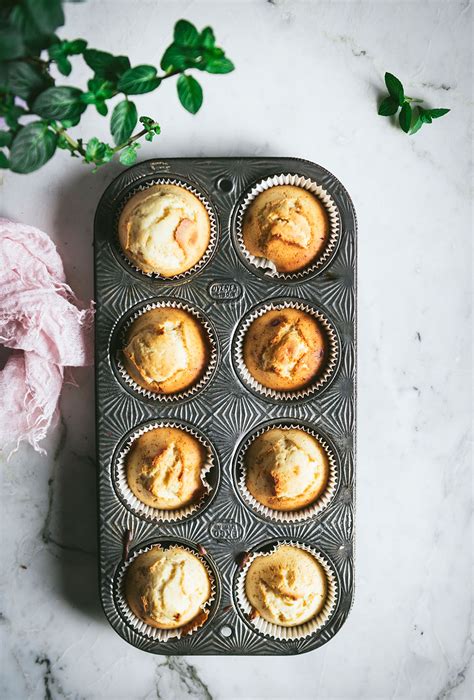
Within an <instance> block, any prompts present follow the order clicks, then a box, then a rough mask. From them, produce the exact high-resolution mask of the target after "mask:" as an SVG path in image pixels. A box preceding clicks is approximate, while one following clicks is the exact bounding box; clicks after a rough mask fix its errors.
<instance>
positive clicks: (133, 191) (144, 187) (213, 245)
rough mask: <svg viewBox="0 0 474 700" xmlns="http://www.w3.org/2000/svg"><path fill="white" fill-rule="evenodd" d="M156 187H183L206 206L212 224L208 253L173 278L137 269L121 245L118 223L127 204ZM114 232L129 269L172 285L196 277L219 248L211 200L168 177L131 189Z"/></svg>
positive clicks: (117, 244)
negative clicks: (133, 198) (192, 276)
mask: <svg viewBox="0 0 474 700" xmlns="http://www.w3.org/2000/svg"><path fill="white" fill-rule="evenodd" d="M154 185H177V186H178V187H182V188H183V189H185V190H188V192H191V194H193V195H194V196H195V197H197V198H198V199H199V201H200V202H201V203H202V204H203V205H204V207H205V208H206V211H207V215H208V217H209V224H210V235H209V244H208V246H207V248H206V251H205V252H204V255H203V256H202V258H201V259H200V260H198V262H197V263H196V264H195V265H193V267H191V268H189V270H185V272H181V273H180V274H178V275H173V276H172V277H164V276H163V275H160V274H159V273H157V272H144V271H143V270H142V269H141V268H140V267H137V265H134V264H133V262H132V261H131V260H130V258H129V257H128V256H127V255H126V254H125V252H124V251H123V249H122V246H121V245H120V239H119V233H118V223H119V219H120V215H121V213H122V211H123V209H124V207H125V205H126V204H127V202H128V201H129V200H130V199H131V198H132V197H133V196H134V195H136V194H138V192H142V191H143V190H147V189H149V188H150V187H153V186H154ZM114 230H115V246H116V248H117V251H118V253H119V255H120V258H121V260H123V261H124V262H125V263H126V264H127V265H128V266H129V267H131V268H132V269H133V270H135V271H136V272H139V273H140V274H141V275H144V276H145V277H149V278H151V279H154V280H159V281H162V282H166V283H168V284H169V283H170V282H177V281H183V280H186V279H187V278H188V277H191V275H194V274H195V273H196V272H198V271H199V270H201V269H202V268H203V267H204V266H205V265H207V263H208V262H209V260H210V259H211V258H212V256H213V255H214V252H215V250H216V247H217V238H218V235H217V232H218V227H217V219H216V215H215V213H214V210H213V208H212V206H211V204H210V203H209V200H208V199H207V198H206V197H205V196H204V195H203V194H202V192H200V191H199V190H197V189H196V188H195V187H193V186H192V185H190V184H189V183H187V182H185V181H183V180H179V179H177V178H166V177H160V178H156V179H153V180H147V181H146V182H144V183H142V184H141V185H138V186H137V187H134V188H133V189H131V190H130V191H129V192H128V193H127V196H126V197H124V198H123V199H122V200H121V201H120V206H119V207H118V208H117V211H116V213H115V219H114Z"/></svg>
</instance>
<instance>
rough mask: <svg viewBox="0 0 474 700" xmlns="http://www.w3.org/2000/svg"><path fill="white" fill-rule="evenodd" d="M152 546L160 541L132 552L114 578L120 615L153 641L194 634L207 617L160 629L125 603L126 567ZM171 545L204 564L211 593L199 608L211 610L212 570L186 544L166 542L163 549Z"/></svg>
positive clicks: (214, 590) (206, 610)
mask: <svg viewBox="0 0 474 700" xmlns="http://www.w3.org/2000/svg"><path fill="white" fill-rule="evenodd" d="M154 547H162V543H160V542H159V543H157V544H152V545H149V546H148V547H143V548H142V549H139V550H137V551H136V552H134V554H133V555H132V556H131V557H130V558H129V559H127V561H125V562H123V563H122V565H121V567H120V569H119V571H118V573H117V576H116V578H115V598H116V601H117V607H118V608H119V610H120V612H121V614H122V617H123V618H124V619H125V621H126V622H127V623H128V624H129V625H130V626H131V627H133V629H134V630H136V631H137V632H139V633H140V634H142V635H144V636H145V637H148V638H149V639H154V640H155V641H159V642H166V641H168V640H169V639H173V638H176V637H183V636H187V635H190V634H194V632H197V630H199V629H201V627H202V626H203V625H205V624H206V622H207V619H208V617H205V618H204V619H197V620H196V624H195V625H194V626H193V621H191V622H190V623H187V624H186V625H183V627H178V628H177V629H166V630H165V629H160V628H158V627H152V626H151V625H148V624H147V623H146V622H143V620H141V619H140V618H139V617H137V616H136V615H135V613H134V612H133V611H132V609H131V608H130V607H129V605H128V603H127V599H126V597H125V593H124V583H125V575H126V572H127V569H128V567H129V566H130V564H131V563H132V561H134V560H135V559H136V558H137V557H138V556H139V555H140V554H144V553H145V552H149V551H150V549H153V548H154ZM172 547H179V548H180V549H185V550H186V551H187V552H190V553H191V554H193V555H194V556H195V557H197V558H198V559H199V561H200V562H201V563H202V564H203V565H204V566H205V568H206V572H207V575H208V577H209V581H210V584H211V594H210V596H209V598H208V600H207V601H206V602H205V603H204V604H203V605H202V606H201V609H202V611H203V612H204V613H207V614H209V612H210V610H211V606H212V603H213V601H214V599H215V597H216V580H215V577H214V574H213V572H212V571H211V569H210V567H209V565H208V563H207V562H206V561H205V559H204V558H203V557H201V556H200V555H199V554H198V553H197V552H196V551H195V550H193V549H191V548H189V547H186V545H182V544H181V543H179V542H176V543H175V544H174V543H172V542H170V545H169V546H168V543H166V547H165V549H170V548H172Z"/></svg>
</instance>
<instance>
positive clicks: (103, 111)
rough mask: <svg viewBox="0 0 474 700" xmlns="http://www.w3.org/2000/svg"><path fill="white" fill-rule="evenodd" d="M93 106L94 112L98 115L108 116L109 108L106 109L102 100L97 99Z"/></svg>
mask: <svg viewBox="0 0 474 700" xmlns="http://www.w3.org/2000/svg"><path fill="white" fill-rule="evenodd" d="M94 104H95V108H96V110H97V111H98V112H99V114H100V115H101V116H102V117H106V116H107V114H108V112H109V108H108V107H107V105H106V104H105V102H104V100H99V99H98V100H96V101H95V103H94Z"/></svg>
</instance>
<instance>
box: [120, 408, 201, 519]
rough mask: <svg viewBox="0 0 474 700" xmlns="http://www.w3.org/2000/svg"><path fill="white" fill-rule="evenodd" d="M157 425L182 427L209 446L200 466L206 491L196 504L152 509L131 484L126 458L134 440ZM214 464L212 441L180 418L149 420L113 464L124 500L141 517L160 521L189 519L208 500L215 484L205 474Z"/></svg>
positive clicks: (128, 442)
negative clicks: (151, 421) (132, 488)
mask: <svg viewBox="0 0 474 700" xmlns="http://www.w3.org/2000/svg"><path fill="white" fill-rule="evenodd" d="M155 428H179V429H180V430H184V431H186V432H187V433H189V434H190V435H192V436H193V437H195V438H196V439H197V440H199V442H200V443H201V445H203V446H204V447H205V449H206V453H207V458H206V461H205V463H204V464H203V466H202V469H201V481H202V485H203V487H204V490H203V493H202V495H201V497H200V498H199V500H197V501H195V502H194V503H188V504H187V505H186V506H183V507H182V508H174V509H171V510H167V509H164V508H153V507H152V506H149V505H147V504H146V503H143V501H140V499H139V498H137V496H135V494H134V493H133V491H132V490H131V488H130V486H129V485H128V479H127V465H126V458H127V455H128V454H129V452H130V450H131V448H132V446H133V444H134V443H135V441H136V440H137V439H138V438H139V437H140V436H141V435H144V434H145V433H147V432H149V431H150V430H154V429H155ZM213 466H214V455H213V453H212V450H211V447H210V443H209V440H208V439H207V438H205V437H204V436H203V435H201V434H200V433H199V432H197V431H196V430H194V429H193V428H192V427H191V426H187V425H184V424H183V423H180V422H179V421H166V420H163V421H156V422H155V423H150V424H148V425H145V426H142V427H141V428H138V429H137V430H136V431H135V432H134V433H133V434H132V435H130V436H129V438H128V439H127V441H126V443H125V445H124V446H123V447H122V449H121V450H120V452H119V454H118V456H117V459H116V460H115V465H114V476H115V483H116V486H117V489H118V490H119V492H120V494H121V496H122V498H123V500H124V501H125V503H126V504H127V506H128V508H130V510H131V511H132V513H134V514H135V515H138V516H144V517H145V518H147V519H152V520H157V521H160V522H178V521H180V520H184V519H185V518H189V517H190V516H191V515H193V514H194V513H196V512H197V511H198V510H200V509H201V508H202V507H203V505H204V504H205V502H206V501H207V500H208V499H209V496H210V494H211V492H212V486H211V485H210V484H209V483H208V482H207V481H206V476H207V475H208V474H209V472H210V471H211V469H212V468H213Z"/></svg>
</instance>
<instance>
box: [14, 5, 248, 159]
mask: <svg viewBox="0 0 474 700" xmlns="http://www.w3.org/2000/svg"><path fill="white" fill-rule="evenodd" d="M63 24H64V12H63V9H62V4H61V0H2V3H0V119H2V120H3V122H4V125H3V126H2V127H1V128H0V168H9V169H10V170H13V171H14V172H17V173H30V172H32V171H33V170H37V169H38V168H40V167H41V166H42V165H44V164H45V163H46V162H47V161H48V160H49V159H50V158H52V157H53V155H54V153H55V152H56V150H57V149H58V148H59V149H62V150H65V151H69V153H70V154H71V156H73V157H75V158H81V159H82V160H83V162H84V163H88V164H92V165H93V166H94V170H96V169H97V168H98V167H100V166H101V165H104V164H105V163H108V162H109V161H110V160H112V159H113V158H114V156H115V155H116V154H118V155H119V159H120V162H121V163H123V164H124V165H131V164H132V163H134V162H135V160H136V158H137V151H138V149H139V148H140V143H139V141H140V140H141V139H142V138H144V139H145V140H146V141H152V140H153V138H154V137H155V136H156V135H157V134H159V133H160V126H159V124H158V122H157V121H156V120H155V119H152V118H151V117H146V116H140V117H139V115H138V110H137V107H136V105H135V102H134V101H133V99H132V96H134V95H143V94H145V93H147V92H152V91H154V90H156V89H157V88H158V87H159V86H160V85H161V83H162V82H163V81H164V80H167V79H169V78H173V77H177V84H176V87H177V92H178V98H179V101H180V102H181V104H182V106H183V107H184V108H185V109H186V110H187V111H188V112H190V113H191V114H196V112H197V111H198V110H199V109H200V108H201V105H202V102H203V92H202V88H201V85H200V84H199V82H198V81H197V80H196V78H194V77H193V76H192V75H190V74H189V71H191V70H198V71H206V72H207V73H230V72H231V71H232V70H234V65H233V63H232V61H230V60H229V59H228V58H227V57H226V55H225V53H224V51H223V49H221V48H219V47H218V46H216V40H215V36H214V32H213V30H212V29H211V27H205V28H204V29H203V30H202V31H201V32H199V31H198V30H197V29H196V27H195V26H194V25H193V24H191V22H188V21H187V20H184V19H181V20H179V21H178V22H177V23H176V24H175V27H174V32H173V42H172V43H171V44H170V46H168V48H167V49H166V51H165V52H164V54H163V57H162V59H161V62H160V68H161V72H159V69H158V68H156V67H155V66H152V65H147V64H143V65H138V66H134V67H132V66H131V63H130V60H129V58H127V56H114V55H112V54H110V53H107V52H106V51H99V50H98V49H93V48H90V47H88V45H87V42H86V41H85V40H84V39H74V40H73V41H69V40H66V39H60V38H59V37H58V36H57V35H56V30H57V29H58V27H60V26H62V25H63ZM76 56H80V57H81V58H82V60H84V61H85V63H86V64H87V66H88V67H89V68H90V69H91V71H92V77H91V78H90V80H89V81H88V82H87V89H81V88H78V87H70V86H65V85H57V84H56V81H55V78H54V73H53V74H52V72H51V69H52V68H53V67H54V68H55V69H56V71H57V72H59V73H60V74H61V75H64V76H69V75H70V74H71V72H72V71H73V61H71V59H74V57H76ZM114 98H118V101H116V102H115V104H114V105H113V109H112V113H111V116H110V133H111V136H112V139H113V144H109V143H106V142H104V141H100V140H99V139H98V138H97V137H95V136H94V137H92V138H89V139H83V138H77V137H76V138H75V137H73V136H72V135H71V133H70V130H71V129H72V128H74V127H76V126H77V125H78V124H79V123H80V121H81V117H82V115H83V113H84V112H85V111H86V110H87V109H88V108H89V107H94V108H95V110H96V111H97V112H98V113H99V114H100V115H101V116H103V117H105V116H107V115H108V113H109V104H110V101H111V100H114ZM32 118H33V119H32ZM24 120H25V121H26V123H25V122H24ZM138 124H140V125H141V127H142V128H141V129H140V130H139V131H135V129H136V128H137V125H138Z"/></svg>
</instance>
